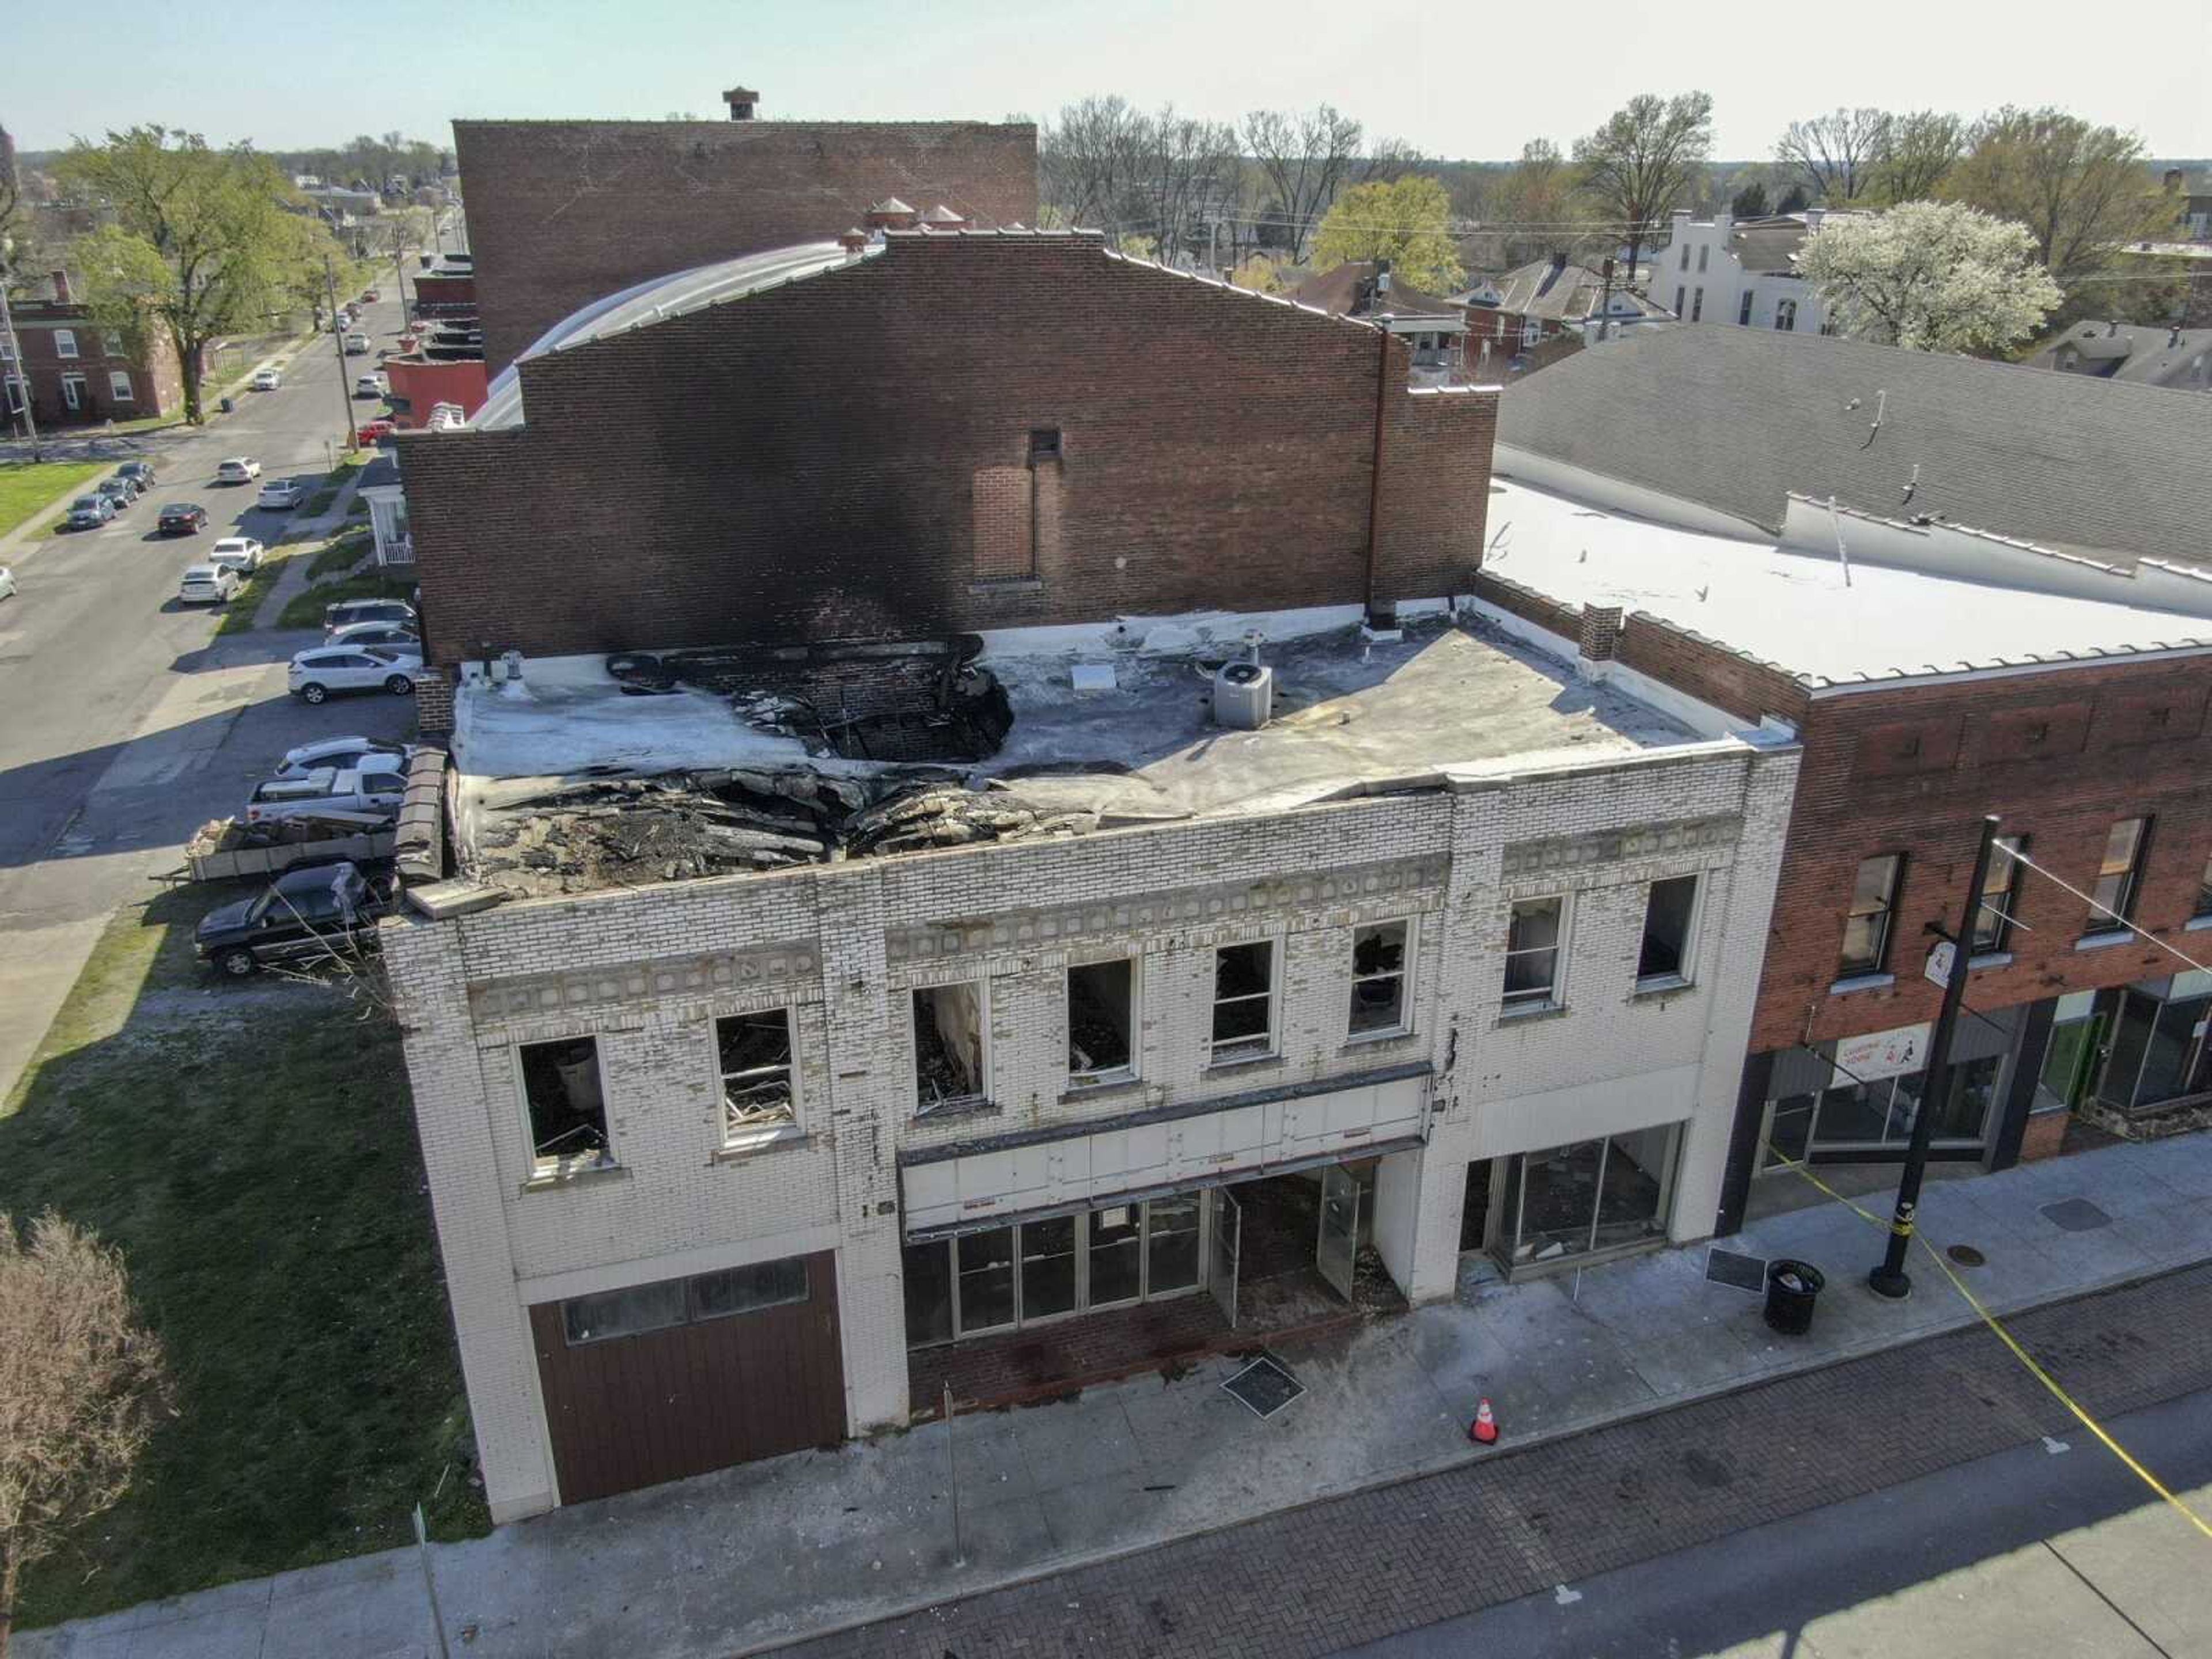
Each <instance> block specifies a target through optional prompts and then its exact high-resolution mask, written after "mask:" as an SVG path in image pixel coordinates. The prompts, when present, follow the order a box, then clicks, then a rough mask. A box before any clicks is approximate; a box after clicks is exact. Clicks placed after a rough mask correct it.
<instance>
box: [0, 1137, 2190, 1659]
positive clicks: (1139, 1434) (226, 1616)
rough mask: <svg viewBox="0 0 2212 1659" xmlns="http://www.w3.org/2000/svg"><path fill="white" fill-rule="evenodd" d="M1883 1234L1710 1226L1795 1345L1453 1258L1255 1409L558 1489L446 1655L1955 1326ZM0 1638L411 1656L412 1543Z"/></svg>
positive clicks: (1178, 1526)
mask: <svg viewBox="0 0 2212 1659" xmlns="http://www.w3.org/2000/svg"><path fill="white" fill-rule="evenodd" d="M1778 1178H1779V1177H1778ZM2066 1200H2082V1201H2083V1202H2082V1203H2081V1204H2067V1203H2066ZM2207 1200H2212V1134H2199V1135H2196V1136H2191V1137H2187V1138H2184V1139H2174V1140H2168V1141H2164V1142H2160V1143H2157V1144H2155V1145H2151V1146H2112V1147H2107V1148H2105V1149H2102V1150H2100V1151H2097V1152H2085V1153H2081V1154H2078V1155H2076V1156H2075V1157H2072V1158H2065V1159H2062V1160H2057V1161H2054V1162H2051V1163H2045V1164H2032V1165H2028V1166H2026V1167H2024V1168H2021V1169H2018V1170H2008V1171H2006V1172H2005V1173H2003V1174H2002V1175H1997V1176H1984V1177H1982V1178H1980V1179H1977V1180H1968V1181H1944V1182H1934V1183H1931V1185H1930V1186H1929V1189H1928V1191H1927V1193H1926V1194H1925V1202H1924V1203H1923V1207H1922V1224H1921V1225H1922V1229H1923V1233H1924V1235H1925V1236H1926V1237H1928V1238H1929V1242H1930V1243H1934V1244H1935V1245H1936V1246H1937V1247H1938V1248H1948V1246H1951V1245H1954V1244H1970V1245H1972V1246H1973V1247H1974V1248H1975V1249H1977V1250H1978V1251H1979V1252H1980V1253H1981V1254H1982V1255H1984V1257H1985V1258H1986V1265H1984V1266H1982V1267H1972V1268H1962V1269H1961V1272H1962V1274H1963V1276H1964V1277H1965V1278H1966V1279H1967V1281H1968V1282H1969V1283H1970V1284H1971V1285H1973V1286H1974V1288H1975V1291H1976V1293H1977V1294H1978V1295H1980V1296H1982V1297H1984V1299H1985V1300H1986V1301H1988V1302H1989V1303H1990V1304H1992V1305H1993V1306H1994V1307H1996V1308H1997V1309H1999V1310H2019V1309H2024V1308H2027V1307H2031V1306H2034V1305H2037V1304H2042V1303H2045V1302H2049V1301H2052V1300H2056V1299H2058V1298H2062V1297H2070V1296H2075V1295H2079V1294H2081V1293H2082V1292H2084V1291H2091V1290H2094V1289H2098V1288H2100V1287H2104V1286H2108V1285H2114V1284H2118V1283H2122V1282H2124V1281H2127V1280H2130V1279H2136V1278H2140V1277H2142V1276H2143V1275H2145V1274H2148V1273H2157V1272H2160V1271H2163V1270H2166V1269H2168V1268H2171V1267H2179V1266H2183V1265H2186V1264H2189V1263H2193V1262H2197V1261H2203V1260H2206V1259H2208V1258H2212V1203H2208V1201H2207ZM2060 1205H2064V1206H2065V1207H2063V1208H2060V1209H2058V1210H2057V1212H2056V1215H2055V1216H2054V1215H2053V1214H2051V1213H2048V1212H2049V1211H2050V1209H2051V1206H2060ZM1869 1207H1877V1208H1879V1207H1883V1206H1869ZM1880 1245H1881V1233H1880V1231H1878V1230H1877V1229H1875V1228H1874V1227H1872V1226H1869V1225H1868V1224H1867V1223H1866V1222H1864V1221H1863V1220H1862V1219H1860V1218H1858V1217H1857V1216H1856V1215H1854V1214H1852V1213H1850V1212H1849V1211H1846V1210H1844V1209H1843V1208H1841V1207H1840V1206H1836V1205H1833V1204H1822V1205H1820V1206H1817V1207H1814V1208H1812V1209H1808V1210H1802V1211H1798V1212H1793V1213H1790V1214H1787V1215H1782V1216H1778V1217H1775V1218H1771V1219H1769V1220H1766V1221H1763V1222H1760V1223H1759V1224H1758V1225H1756V1226H1754V1227H1753V1228H1752V1229H1749V1230H1747V1231H1746V1232H1745V1233H1744V1234H1743V1235H1742V1236H1741V1237H1738V1238H1736V1239H1734V1240H1730V1241H1729V1248H1731V1249H1741V1250H1743V1251H1746V1252H1747V1253H1750V1254H1753V1255H1770V1256H1771V1255H1792V1256H1797V1257H1801V1258H1803V1259H1805V1260H1808V1261H1812V1262H1814V1263H1815V1264H1816V1265H1818V1266H1820V1267H1822V1268H1823V1269H1824V1270H1825V1271H1826V1273H1827V1277H1828V1288H1827V1290H1826V1293H1825V1294H1824V1295H1823V1296H1822V1297H1821V1298H1820V1307H1819V1312H1818V1317H1817V1318H1816V1320H1815V1322H1814V1329H1813V1333H1812V1334H1811V1335H1810V1336H1809V1337H1805V1338H1796V1339H1786V1338H1778V1337H1776V1336H1774V1335H1772V1334H1771V1333H1770V1332H1768V1331H1767V1329H1766V1328H1765V1325H1764V1323H1763V1322H1761V1318H1760V1301H1759V1297H1756V1296H1754V1295H1751V1294H1747V1293H1745V1292H1743V1291H1735V1290H1732V1289H1729V1288H1728V1287H1727V1286H1725V1285H1719V1284H1716V1283H1712V1282H1711V1281H1709V1280H1707V1279H1705V1277H1704V1273H1705V1261H1706V1251H1705V1247H1703V1246H1699V1247H1694V1248H1692V1249H1680V1250H1668V1251H1663V1252H1661V1253H1658V1254H1655V1255H1645V1256H1640V1257H1636V1258H1633V1259H1631V1260H1628V1261H1620V1262H1616V1263H1613V1264H1612V1265H1610V1266H1606V1267H1595V1268H1592V1269H1590V1270H1589V1271H1588V1272H1587V1273H1584V1274H1583V1275H1582V1277H1581V1279H1580V1283H1579V1285H1577V1279H1576V1276H1575V1275H1574V1274H1573V1273H1566V1274H1565V1275H1563V1276H1560V1277H1558V1278H1553V1279H1540V1280H1535V1281H1533V1282H1528V1283H1523V1284H1521V1285H1498V1284H1494V1283H1490V1284H1484V1283H1476V1282H1474V1280H1475V1279H1476V1278H1477V1277H1478V1275H1477V1274H1476V1273H1474V1272H1473V1271H1470V1273H1469V1274H1468V1281H1467V1282H1464V1283H1463V1284H1462V1291H1461V1294H1460V1296H1459V1297H1458V1298H1457V1299H1456V1300H1455V1301H1454V1302H1453V1303H1451V1304H1443V1305H1439V1306H1433V1307H1428V1308H1423V1309H1419V1310H1416V1311H1414V1312H1413V1313H1412V1314H1410V1315H1407V1316H1404V1317H1401V1318H1397V1319H1393V1320H1388V1321H1384V1322H1379V1323H1376V1324H1374V1325H1371V1326H1367V1327H1364V1328H1359V1329H1358V1330H1356V1331H1354V1332H1352V1333H1351V1334H1348V1335H1345V1336H1340V1337H1338V1338H1335V1339H1333V1340H1323V1341H1320V1342H1316V1343H1314V1344H1310V1345H1306V1346H1298V1347H1286V1348H1285V1349H1284V1350H1282V1351H1280V1353H1279V1358H1281V1359H1282V1360H1283V1361H1284V1362H1285V1364H1288V1365H1289V1366H1290V1368H1291V1370H1293V1371H1294V1372H1295V1373H1296V1374H1297V1377H1298V1379H1299V1381H1300V1382H1302V1383H1304V1385H1305V1387H1306V1389H1307V1390H1308V1392H1307V1393H1306V1394H1305V1395H1304V1396H1303V1397H1302V1398H1300V1399H1298V1400H1297V1401H1294V1402H1293V1403H1292V1404H1291V1405H1290V1406H1289V1407H1286V1408H1285V1409H1284V1410H1283V1411H1282V1412H1281V1413H1279V1414H1278V1415H1276V1416H1275V1417H1273V1419H1268V1420H1266V1421H1262V1420H1261V1419H1258V1418H1256V1417H1255V1416H1253V1415H1252V1414H1251V1413H1249V1412H1248V1411H1247V1410H1246V1409H1245V1408H1244V1407H1243V1406H1242V1405H1240V1404H1239V1403H1238V1402H1237V1401H1236V1400H1234V1399H1233V1398H1231V1396H1230V1395H1226V1394H1225V1393H1223V1392H1222V1390H1221V1389H1220V1388H1219V1387H1218V1384H1219V1383H1221V1382H1222V1381H1224V1380H1225V1378H1226V1377H1227V1376H1230V1375H1231V1373H1232V1372H1233V1370H1235V1369H1236V1364H1235V1362H1231V1361H1227V1360H1221V1361H1215V1362H1212V1363H1210V1364H1205V1365H1202V1366H1200V1367H1197V1368H1195V1369H1194V1370H1191V1371H1190V1372H1188V1374H1186V1375H1183V1376H1179V1377H1176V1378H1172V1379H1166V1378H1163V1377H1160V1376H1145V1377H1141V1378H1135V1379H1132V1380H1130V1381H1127V1382H1125V1383H1119V1384H1115V1385H1112V1386H1109V1387H1106V1388H1101V1389H1090V1390H1087V1391H1085V1393H1084V1394H1083V1395H1081V1396H1080V1397H1079V1398H1078V1399H1076V1400H1073V1401H1066V1402H1063V1403H1059V1404H1054V1405H1049V1406H1041V1407H1030V1408H1028V1409H1024V1410H1017V1411H1012V1412H1002V1413H983V1414H981V1415H978V1416H975V1417H969V1418H962V1419H957V1421H956V1422H955V1423H954V1424H953V1425H951V1433H952V1435H953V1437H954V1442H953V1444H952V1445H951V1447H950V1448H948V1444H947V1431H946V1428H945V1425H942V1424H931V1425H927V1426H925V1427H923V1428H921V1429H917V1430H915V1431H910V1432H908V1433H905V1434H899V1435H890V1436H885V1437H882V1438H881V1439H879V1440H877V1441H875V1442H872V1443H866V1444H856V1445H849V1446H845V1447H842V1448H840V1449H836V1450H835V1451H830V1452H821V1453H805V1454H800V1455H795V1456H792V1457H787V1458H783V1459H779V1460H777V1461H775V1462H770V1463H764V1464H755V1465H751V1466H749V1467H746V1468H737V1469H730V1470H726V1471H723V1472H722V1473H720V1474H713V1475H708V1476H704V1477H702V1478H700V1479H698V1480H690V1481H684V1482H681V1483H678V1484H677V1485H674V1486H666V1487H662V1488H659V1489H657V1490H655V1491H653V1492H641V1493H636V1494H633V1495H630V1496H628V1497H624V1498H615V1499H611V1500H609V1501H607V1502H605V1503H599V1504H584V1505H579V1506H577V1507H576V1508H574V1509H569V1510H562V1511H559V1512H556V1513H555V1514H553V1515H550V1516H542V1517H540V1518H538V1519H537V1520H534V1521H530V1522H522V1523H520V1524H517V1525H513V1526H509V1527H505V1528H501V1529H499V1530H498V1531H497V1532H495V1533H494V1534H492V1535H491V1536H490V1537H489V1538H485V1539H481V1540H477V1541H471V1542H468V1543H463V1544H455V1545H447V1546H440V1547H437V1549H436V1550H435V1568H436V1573H437V1579H438V1589H439V1595H440V1598H441V1601H442V1603H443V1607H444V1609H445V1616H446V1624H447V1631H448V1632H449V1634H450V1635H451V1637H452V1638H453V1640H454V1642H455V1644H456V1651H460V1650H463V1648H462V1646H461V1644H465V1651H467V1652H469V1653H470V1654H471V1655H483V1656H501V1659H504V1656H510V1655H512V1656H521V1655H560V1656H568V1655H576V1656H583V1655H598V1654H605V1653H609V1652H622V1653H623V1654H625V1655H628V1656H631V1659H659V1656H666V1659H675V1656H685V1655H708V1654H714V1655H720V1654H724V1653H728V1652H732V1651H748V1650H755V1649H757V1648H760V1647H763V1646H769V1645H774V1644H777V1643H779V1642H787V1641H790V1640H793V1639H796V1638H800V1637H803V1636H805V1635H806V1634H808V1633H810V1632H818V1631H823V1630H827V1629H832V1628H836V1627H838V1626H848V1625H851V1624H854V1623H860V1622H864V1621H870V1620H880V1619H884V1618H887V1617H890V1616H892V1615H894V1614H896V1613H901V1612H902V1611H907V1610H910V1609H913V1608H916V1607H922V1606H926V1605H927V1604H928V1603H930V1602H931V1601H939V1600H942V1599H944V1598H945V1597H947V1596H951V1595H967V1594H971V1593H973V1592H975V1591H977V1590H981V1589H989V1588H991V1587H994V1586H997V1585H1002V1584H1006V1583H1015V1582H1018V1581H1020V1580H1023V1579H1028V1578H1033V1577H1038V1576H1040V1575H1042V1574H1046V1573H1051V1572H1055V1571H1062V1570H1065V1569H1066V1568H1069V1567H1071V1566H1075V1565H1081V1564H1084V1563H1087V1562H1095V1561H1098V1560H1103V1559H1109V1558H1111V1557H1115V1556H1118V1555H1123V1554H1127V1553H1129V1552H1131V1551H1133V1550H1138V1549H1141V1548H1143V1547H1146V1546H1149V1545H1153V1544H1158V1543H1161V1542H1164V1541H1168V1540H1170V1539H1175V1538H1178V1537H1183V1536H1188V1535H1190V1534H1199V1533H1209V1532H1214V1531H1218V1529H1220V1528H1224V1527H1227V1526H1230V1525H1231V1524H1233V1523H1235V1522H1240V1521H1243V1520H1247V1519H1249V1518H1251V1517H1254V1516H1261V1515H1265V1514H1267V1513H1270V1512H1272V1511H1276V1510H1284V1509H1287V1508H1291V1507H1292V1506H1296V1505H1300V1504H1310V1502H1311V1501H1312V1500H1314V1499H1316V1498H1322V1497H1327V1496H1331V1495H1334V1494H1341V1493H1346V1492H1356V1491H1358V1490H1361V1489H1363V1488H1368V1487H1372V1486H1377V1485H1379V1484H1382V1483H1385V1482H1390V1481H1395V1480H1404V1479H1406V1478H1407V1477H1410V1476H1413V1475H1416V1474H1424V1473H1428V1472H1431V1471H1436V1470H1439V1469H1446V1468H1452V1467H1454V1466H1455V1465H1458V1464H1462V1463H1464V1462H1468V1461H1469V1460H1470V1458H1472V1457H1475V1456H1478V1455H1480V1454H1475V1453H1474V1452H1472V1451H1471V1449H1469V1447H1468V1443H1467V1441H1466V1438H1465V1425H1466V1420H1467V1418H1468V1414H1469V1413H1470V1412H1471V1411H1472V1409H1473V1407H1474V1401H1475V1399H1476V1397H1477V1396H1478V1395H1488V1396H1489V1397H1490V1398H1491V1399H1492V1401H1493V1402H1494V1404H1495V1406H1496V1407H1497V1411H1498V1418H1499V1420H1500V1422H1501V1423H1502V1425H1504V1431H1505V1434H1506V1436H1507V1437H1508V1439H1509V1441H1510V1443H1511V1444H1512V1445H1513V1446H1514V1447H1516V1449H1517V1448H1522V1447H1526V1446H1528V1444H1530V1443H1532V1442H1535V1441H1540V1440H1547V1439H1553V1438H1556V1437H1561V1436H1565V1435H1570V1434H1575V1433H1577V1432H1580V1431H1585V1430H1589V1429H1593V1428H1597V1427H1600V1426H1601V1425H1620V1424H1622V1423H1625V1422H1627V1421H1629V1420H1631V1419H1634V1418H1637V1417H1638V1416H1642V1415H1644V1414H1647V1413H1651V1412H1654V1411H1656V1410H1659V1409H1662V1408H1664V1407H1672V1406H1675V1405H1680V1404H1683V1403H1686V1402H1687V1401H1694V1400H1699V1399H1701V1398H1705V1397H1707V1396H1711V1395H1717V1394H1723V1393H1726V1392H1729V1391H1730V1390H1733V1389H1740V1388H1741V1387H1742V1386H1744V1385H1745V1384H1747V1383H1757V1382H1761V1381H1765V1380H1769V1379H1772V1378H1776V1377H1779V1376H1784V1375H1787V1374H1789V1373H1791V1372H1796V1371H1803V1370H1814V1369H1817V1368H1820V1367H1824V1366H1828V1365H1832V1364H1835V1363H1836V1362H1838V1360H1841V1359H1845V1358H1853V1357H1856V1356H1859V1355H1863V1354H1868V1353H1872V1352H1876V1351H1879V1350H1881V1349H1885V1348H1889V1347H1893V1346H1897V1345H1899V1344H1900V1343H1903V1342H1907V1341H1911V1340H1915V1339H1917V1338H1919V1337H1922V1336H1925V1335H1929V1334H1933V1333H1935V1332H1937V1331H1941V1330H1945V1329H1949V1328H1956V1327H1959V1326H1961V1325H1966V1324H1971V1323H1972V1322H1973V1318H1974V1316H1973V1315H1972V1311H1971V1310H1969V1309H1967V1308H1966V1306H1965V1304H1963V1303H1962V1302H1961V1301H1960V1299H1959V1298H1958V1297H1956V1296H1955V1295H1954V1293H1953V1292H1952V1291H1951V1290H1950V1288H1949V1286H1948V1284H1947V1283H1946V1282H1945V1281H1944V1280H1943V1279H1942V1276H1941V1274H1940V1273H1937V1272H1936V1269H1935V1268H1934V1267H1933V1265H1932V1264H1931V1263H1929V1262H1927V1261H1925V1260H1924V1259H1920V1260H1916V1262H1915V1264H1914V1268H1913V1272H1914V1279H1915V1284H1916V1289H1915V1291H1914V1293H1913V1295H1912V1296H1911V1298H1910V1299H1908V1300H1906V1301H1905V1302H1902V1303H1890V1302H1884V1301H1881V1300H1880V1299H1879V1298H1877V1297H1875V1296H1874V1295H1873V1294H1872V1293H1871V1292H1870V1291H1867V1290H1866V1289H1865V1288H1864V1285H1863V1278H1864V1273H1865V1269H1866V1268H1867V1267H1869V1266H1870V1265H1872V1263H1873V1262H1874V1261H1875V1259H1876V1257H1877V1255H1878V1252H1879V1248H1880ZM1991 1346H1992V1347H1993V1348H1994V1346H1995V1345H1994V1343H1992V1344H1991ZM1977 1352H1978V1350H1977ZM2000 1352H2001V1351H2000ZM2007 1363H2009V1362H2007ZM2057 1363H2058V1364H2059V1366H2060V1370H2061V1373H2062V1380H2063V1371H2064V1355H2063V1353H2061V1354H2059V1355H2057ZM949 1454H950V1459H957V1471H958V1492H959V1511H960V1521H961V1528H960V1538H959V1549H958V1553H957V1555H956V1551H955V1545H954V1539H953V1534H952V1518H951V1503H950V1501H949V1492H950V1482H949V1480H948V1478H947V1477H948V1473H949V1471H950V1469H951V1468H952V1467H954V1464H953V1462H951V1461H950V1460H949ZM19 1646H20V1650H21V1653H23V1654H25V1655H27V1656H36V1659H60V1656H67V1659H126V1656H128V1659H143V1656H150V1655H163V1656H167V1655H202V1654H205V1655H216V1654H225V1655H228V1654H240V1653H243V1654H257V1655H259V1656H261V1659H291V1656H307V1655H326V1656H333V1659H397V1656H400V1655H422V1654H424V1653H426V1652H428V1651H431V1650H434V1649H433V1645H432V1643H431V1637H430V1631H429V1626H428V1619H427V1614H426V1613H425V1610H424V1601H423V1595H422V1584H421V1581H420V1575H419V1571H418V1569H417V1567H416V1562H415V1559H414V1557H413V1554H412V1553H411V1552H405V1551H399V1552H388V1553H384V1554H381V1555H377V1556H371V1557H365V1558H362V1559H357V1560H353V1561H349V1562H343V1563H338V1564H336V1565H330V1566H324V1567H316V1568H311V1569H307V1570H306V1571H300V1572H295V1573H289V1574H285V1575H283V1576H281V1577H276V1578H274V1579H264V1580H260V1581H258V1582H254V1583H240V1584H235V1585H231V1586H228V1587H226V1588H224V1589H217V1590H212V1591H209V1592H206V1593H204V1594H202V1595H193V1596H187V1597H184V1598H181V1599H179V1600H176V1601H169V1602H163V1603H156V1604H150V1605H149V1606H145V1607H137V1608H132V1609H131V1610H129V1611H127V1612H125V1613H117V1614H114V1615H111V1616H109V1617H107V1618H104V1619H99V1620H87V1621H84V1622H82V1623H80V1624H77V1625H75V1626H64V1627H62V1628H59V1629H57V1630H52V1631H40V1632H24V1633H22V1635H21V1637H20V1638H19Z"/></svg>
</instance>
